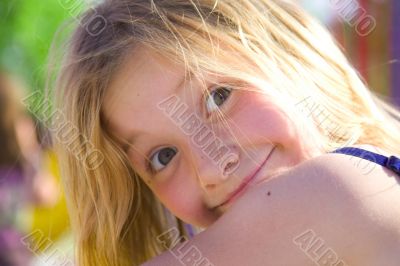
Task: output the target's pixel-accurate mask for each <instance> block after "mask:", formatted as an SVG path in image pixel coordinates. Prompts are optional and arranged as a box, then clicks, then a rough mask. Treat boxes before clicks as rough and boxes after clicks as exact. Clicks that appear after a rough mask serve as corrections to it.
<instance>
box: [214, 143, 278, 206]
mask: <svg viewBox="0 0 400 266" xmlns="http://www.w3.org/2000/svg"><path fill="white" fill-rule="evenodd" d="M274 149H275V146H274V147H273V148H272V149H271V151H270V153H269V154H268V155H267V157H266V158H265V160H264V161H263V162H262V163H261V165H260V166H259V167H258V168H257V169H255V170H254V171H253V172H252V173H251V174H250V175H248V176H247V177H246V178H245V179H244V180H243V182H242V183H241V184H240V185H239V187H238V188H237V189H236V190H234V191H233V192H231V193H230V194H229V196H228V197H227V199H226V200H224V201H223V202H222V203H221V204H219V205H217V206H215V207H214V209H216V208H219V207H221V206H224V205H226V204H228V203H231V202H232V201H234V200H236V199H237V198H238V197H239V196H241V195H242V194H243V192H244V191H245V190H246V188H247V187H248V185H249V183H250V182H251V181H253V180H254V179H255V177H256V176H257V174H258V173H259V172H260V170H261V169H262V168H263V166H264V165H265V163H266V162H267V161H268V159H269V157H270V156H271V154H272V152H273V151H274Z"/></svg>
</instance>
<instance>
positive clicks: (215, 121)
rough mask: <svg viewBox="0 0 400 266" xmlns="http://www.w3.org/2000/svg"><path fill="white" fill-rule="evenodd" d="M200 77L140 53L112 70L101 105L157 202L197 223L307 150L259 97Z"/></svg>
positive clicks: (278, 113)
mask: <svg viewBox="0 0 400 266" xmlns="http://www.w3.org/2000/svg"><path fill="white" fill-rule="evenodd" d="M206 81H207V87H203V86H202V85H201V83H200V82H199V81H198V80H195V79H194V78H192V79H187V80H186V81H185V80H184V69H183V68H182V67H180V66H178V65H176V64H173V63H172V62H170V61H167V60H166V59H165V58H161V57H160V56H157V55H155V54H154V53H151V52H150V51H148V50H142V52H140V53H136V54H135V55H134V56H133V57H131V58H128V59H127V61H126V62H125V63H124V64H123V65H122V67H121V69H120V70H119V71H118V73H117V74H116V75H115V77H114V79H113V80H112V82H111V85H110V87H109V88H108V91H107V93H106V97H105V102H104V106H103V112H104V116H105V118H106V119H107V120H108V123H109V129H110V130H111V132H112V133H113V134H114V135H115V136H117V138H118V139H120V140H123V141H121V145H122V146H123V147H124V148H125V149H126V151H127V154H128V156H129V158H130V160H131V162H132V165H133V167H134V169H135V170H136V171H137V172H138V173H139V175H140V176H141V178H142V179H143V180H144V181H145V182H146V183H147V184H148V185H149V187H150V188H151V190H152V191H153V192H154V193H155V195H156V196H157V197H158V199H159V200H160V201H161V202H162V203H163V204H164V205H165V206H166V207H167V208H168V209H169V210H170V211H171V212H172V213H174V214H175V215H176V216H177V217H179V218H180V219H182V220H184V221H186V222H188V223H191V224H194V225H197V226H201V227H207V226H209V225H210V224H212V223H213V222H214V221H215V220H216V219H217V218H218V217H219V216H220V215H221V214H222V213H223V212H225V211H226V210H227V209H228V208H229V206H231V204H232V202H234V201H235V200H236V199H237V198H238V197H239V196H240V195H242V194H243V193H244V192H245V191H246V190H247V189H249V188H250V187H251V186H252V185H254V184H256V183H258V182H260V181H262V180H266V179H268V177H270V176H271V175H273V174H274V173H277V172H279V171H280V170H283V169H285V168H290V167H292V166H294V165H296V164H298V163H300V162H302V161H304V160H306V159H307V155H306V153H305V151H306V150H309V151H310V150H312V149H314V148H315V147H314V146H313V145H312V144H311V143H308V142H307V141H306V140H307V138H306V137H305V136H299V135H298V134H297V131H296V129H295V128H294V126H293V124H292V123H291V122H290V120H289V119H288V118H287V117H286V116H285V114H284V113H283V112H282V111H280V109H278V107H277V106H276V105H274V104H273V102H272V101H271V99H269V97H268V96H267V95H266V94H262V93H260V92H256V91H255V90H256V88H252V87H250V86H247V87H246V88H245V89H243V84H241V87H242V88H241V89H240V90H235V83H236V84H237V83H238V82H237V80H234V79H231V78H229V79H227V78H217V77H215V76H206ZM217 81H218V82H222V83H224V84H225V83H226V84H227V85H226V86H216V85H215V82H217ZM204 90H208V91H209V93H210V94H209V95H207V94H204ZM217 107H218V108H219V110H220V111H221V112H222V113H223V117H224V118H223V119H221V115H220V114H221V113H219V112H218V108H217ZM300 140H302V141H300ZM125 141H126V142H129V143H130V145H125V143H124V142H125ZM146 157H147V158H148V160H146ZM229 199H230V200H229Z"/></svg>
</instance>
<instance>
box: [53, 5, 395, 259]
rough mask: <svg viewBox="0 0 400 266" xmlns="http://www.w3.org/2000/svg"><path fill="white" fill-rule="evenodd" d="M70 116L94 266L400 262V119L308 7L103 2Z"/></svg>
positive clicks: (78, 219) (66, 99) (76, 41)
mask: <svg viewBox="0 0 400 266" xmlns="http://www.w3.org/2000/svg"><path fill="white" fill-rule="evenodd" d="M99 18H101V19H99ZM95 20H98V21H100V22H101V23H97V24H94V22H93V21H95ZM96 25H97V26H96ZM57 103H58V105H57V106H58V109H57V112H58V115H57V116H56V117H53V118H54V120H55V122H54V123H55V125H58V126H54V128H56V129H59V131H60V132H61V133H64V134H57V136H56V140H57V141H58V152H59V159H60V163H61V166H62V169H63V176H64V182H65V187H66V193H67V197H68V201H69V209H70V214H71V219H72V224H73V227H74V230H75V234H76V256H77V261H78V263H79V265H139V264H141V263H143V262H145V261H147V260H149V259H151V258H153V257H155V256H156V255H158V254H160V253H161V252H162V251H166V250H169V251H166V252H164V253H162V255H161V256H158V257H156V258H155V259H154V260H152V261H150V262H149V265H182V264H183V265H312V264H313V263H317V264H318V265H346V264H347V265H397V264H396V263H397V262H398V261H399V254H398V252H396V245H397V247H398V244H400V242H399V237H400V220H399V217H400V216H399V215H400V211H399V210H400V209H399V208H398V207H397V206H398V204H400V186H399V185H398V175H399V174H400V173H399V171H398V169H399V168H396V167H399V161H398V158H397V157H394V156H393V157H390V156H391V155H397V156H398V155H399V154H400V146H399V142H398V136H399V132H400V123H399V121H398V120H397V119H399V117H400V114H399V112H398V111H397V110H396V109H395V108H394V107H391V105H390V104H388V103H385V102H384V101H382V100H379V99H378V98H377V97H376V96H375V95H374V94H373V93H372V92H370V91H369V90H368V89H367V88H366V86H365V85H364V84H363V82H362V81H361V80H360V78H359V77H358V75H357V73H356V72H355V70H354V69H353V68H352V67H351V66H350V64H349V63H348V61H347V60H346V59H345V57H344V56H343V54H342V53H341V51H340V50H339V49H338V48H337V47H336V45H335V43H334V41H333V40H332V38H331V36H330V35H329V34H328V33H327V31H326V30H325V29H323V27H321V26H320V25H319V24H318V23H317V22H316V21H314V20H313V19H312V18H310V17H309V16H308V15H307V14H305V13H304V12H303V11H302V10H301V9H300V8H299V7H298V6H297V5H295V4H294V3H293V2H292V1H288V0H285V1H284V0H250V1H249V0H237V1H231V0H229V1H228V0H220V1H214V0H212V1H211V0H199V1H181V0H168V1H163V0H149V1H147V0H108V1H104V2H102V3H100V4H99V5H98V6H96V7H95V8H93V9H90V10H89V11H87V12H86V13H85V14H84V15H83V17H82V20H81V21H80V26H79V27H77V28H76V30H75V32H74V33H73V37H72V38H71V41H70V42H69V47H68V49H67V52H66V54H65V58H64V61H63V66H62V69H61V73H60V76H59V78H58V84H57ZM61 114H62V115H61ZM65 125H68V126H65ZM345 146H352V147H353V149H350V150H339V151H337V152H338V153H347V154H349V155H350V156H349V155H344V154H333V153H330V152H332V151H334V150H337V149H338V148H340V147H345ZM355 147H358V148H362V149H360V150H358V149H355ZM368 150H369V151H372V152H374V153H369V152H368ZM92 154H97V156H96V158H95V159H93V158H92V157H91V155H92ZM379 154H380V155H379ZM359 157H361V158H359ZM389 157H390V160H389ZM379 164H383V165H384V166H380V165H379ZM164 207H165V208H164ZM167 210H168V211H167ZM172 215H173V216H172ZM172 217H176V220H174V219H173V218H172ZM183 222H185V223H188V224H191V225H193V226H196V227H198V228H200V229H204V230H203V231H202V232H201V233H199V234H197V235H195V236H194V237H193V238H191V239H190V241H188V242H185V243H182V244H179V242H180V241H181V240H185V239H187V238H188V237H189V235H190V233H191V232H190V230H189V229H191V227H187V226H186V227H185V224H184V223H183ZM174 226H176V227H174ZM177 232H178V234H180V235H181V237H179V235H178V234H176V233H177Z"/></svg>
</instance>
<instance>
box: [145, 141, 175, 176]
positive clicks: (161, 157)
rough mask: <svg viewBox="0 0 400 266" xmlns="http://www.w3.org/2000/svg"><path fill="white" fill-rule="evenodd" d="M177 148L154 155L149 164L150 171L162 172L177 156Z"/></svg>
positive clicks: (162, 150) (167, 149)
mask: <svg viewBox="0 0 400 266" xmlns="http://www.w3.org/2000/svg"><path fill="white" fill-rule="evenodd" d="M176 152H177V151H176V149H175V148H170V147H167V148H162V149H160V150H158V151H157V152H156V153H154V154H153V155H152V156H151V158H150V162H149V166H150V169H153V170H154V171H156V172H158V171H160V170H162V169H163V168H164V167H165V166H166V165H167V164H168V163H169V161H171V160H172V158H173V157H174V156H175V154H176Z"/></svg>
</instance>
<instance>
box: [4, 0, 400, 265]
mask: <svg viewBox="0 0 400 266" xmlns="http://www.w3.org/2000/svg"><path fill="white" fill-rule="evenodd" d="M298 1H299V2H300V3H301V4H302V5H303V6H304V7H305V8H306V9H307V10H309V12H310V13H312V14H313V15H314V16H316V17H318V19H320V20H321V21H322V23H324V24H325V25H326V26H327V27H328V28H329V29H330V31H331V32H332V33H333V35H334V36H335V38H336V39H337V41H338V43H339V44H340V46H341V47H342V49H343V50H344V51H345V53H346V55H347V56H348V58H349V59H350V61H351V62H352V63H353V65H354V66H355V67H356V68H357V70H358V71H359V73H360V75H361V76H362V77H363V79H364V80H365V82H367V83H368V84H369V86H370V88H371V89H372V90H374V91H375V92H377V93H378V94H380V95H381V96H383V97H385V99H387V100H388V101H389V102H392V103H395V104H397V105H399V106H400V62H399V60H400V45H399V43H400V1H398V0H298ZM93 2H94V0H93V1H84V0H0V266H14V265H18V266H19V265H73V263H72V252H73V247H72V238H71V235H70V228H69V223H68V215H67V211H66V204H65V199H64V196H63V192H62V188H61V186H60V177H59V170H58V166H57V160H56V158H55V156H54V154H53V151H52V148H51V141H50V140H49V137H48V136H49V133H48V130H47V129H46V127H45V126H44V125H43V124H42V123H41V122H40V121H42V120H41V119H40V117H36V116H35V114H34V113H32V112H30V111H32V110H27V108H26V105H24V101H22V99H23V98H26V97H28V98H30V101H36V102H41V101H43V97H44V96H43V95H45V93H44V88H45V80H46V70H47V67H48V53H49V49H50V46H51V44H52V40H53V38H54V35H55V34H56V32H57V29H58V28H59V27H60V26H61V25H62V23H63V22H65V21H67V20H76V18H77V17H78V14H79V12H81V11H82V10H83V9H86V8H88V6H90V5H91V4H93ZM32 93H33V94H32Z"/></svg>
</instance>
